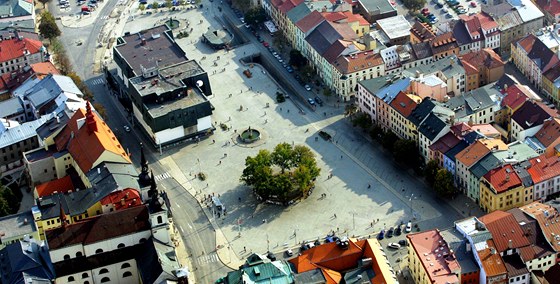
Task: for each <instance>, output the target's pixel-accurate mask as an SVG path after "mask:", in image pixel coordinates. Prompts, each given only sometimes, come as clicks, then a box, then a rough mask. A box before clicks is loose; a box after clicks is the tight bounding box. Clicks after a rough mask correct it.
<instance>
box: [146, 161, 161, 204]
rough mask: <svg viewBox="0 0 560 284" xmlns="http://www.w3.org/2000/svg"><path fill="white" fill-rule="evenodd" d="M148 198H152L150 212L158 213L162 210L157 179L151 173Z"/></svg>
mask: <svg viewBox="0 0 560 284" xmlns="http://www.w3.org/2000/svg"><path fill="white" fill-rule="evenodd" d="M148 196H149V197H150V207H151V208H150V210H151V211H152V212H157V211H160V210H161V207H162V204H161V202H160V200H159V192H158V190H157V184H156V179H155V178H154V172H153V171H152V172H151V177H150V190H148Z"/></svg>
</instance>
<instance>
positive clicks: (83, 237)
mask: <svg viewBox="0 0 560 284" xmlns="http://www.w3.org/2000/svg"><path fill="white" fill-rule="evenodd" d="M150 228H151V226H150V222H149V220H148V208H147V207H146V206H137V207H132V208H127V209H123V210H120V211H115V212H111V213H106V214H103V215H98V216H94V217H91V218H88V219H85V220H83V221H81V222H78V223H75V224H70V225H66V226H65V227H60V228H56V229H53V230H49V231H46V232H45V237H46V239H47V241H48V243H49V248H50V249H51V250H56V249H60V248H63V247H66V246H70V245H74V244H82V245H87V244H91V243H95V242H98V241H101V240H107V239H111V238H116V237H119V236H125V235H128V234H133V233H136V232H141V231H145V230H150Z"/></svg>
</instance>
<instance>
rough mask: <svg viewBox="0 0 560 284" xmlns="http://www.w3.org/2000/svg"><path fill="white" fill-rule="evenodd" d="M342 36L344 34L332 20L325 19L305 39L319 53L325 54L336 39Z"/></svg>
mask: <svg viewBox="0 0 560 284" xmlns="http://www.w3.org/2000/svg"><path fill="white" fill-rule="evenodd" d="M341 38H342V36H341V35H340V34H339V33H338V31H337V30H336V29H335V28H334V26H333V25H331V23H330V22H328V21H323V22H322V23H321V24H320V25H319V26H317V28H315V29H314V30H313V31H312V32H311V33H310V34H309V35H308V36H307V37H306V38H305V40H306V41H307V42H308V43H309V45H310V46H311V47H312V48H313V49H315V50H316V51H317V53H318V54H320V55H323V54H324V53H325V51H327V49H329V47H331V45H332V44H333V43H334V42H335V41H337V40H339V39H341Z"/></svg>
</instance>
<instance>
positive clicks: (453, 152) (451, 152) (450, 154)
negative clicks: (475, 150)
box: [444, 140, 469, 162]
mask: <svg viewBox="0 0 560 284" xmlns="http://www.w3.org/2000/svg"><path fill="white" fill-rule="evenodd" d="M468 146H469V144H468V143H467V142H465V141H464V140H461V141H460V142H459V144H457V145H455V147H453V148H451V149H449V151H447V152H445V154H444V155H445V156H446V157H447V158H449V159H451V161H453V162H455V156H457V154H459V152H461V151H463V150H464V149H465V148H467V147H468Z"/></svg>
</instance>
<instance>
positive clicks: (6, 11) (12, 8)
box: [0, 0, 33, 18]
mask: <svg viewBox="0 0 560 284" xmlns="http://www.w3.org/2000/svg"><path fill="white" fill-rule="evenodd" d="M32 14H33V2H31V3H29V2H28V1H25V0H2V1H0V17H1V18H8V17H21V16H31V15H32Z"/></svg>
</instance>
